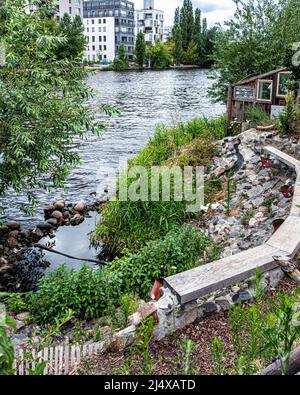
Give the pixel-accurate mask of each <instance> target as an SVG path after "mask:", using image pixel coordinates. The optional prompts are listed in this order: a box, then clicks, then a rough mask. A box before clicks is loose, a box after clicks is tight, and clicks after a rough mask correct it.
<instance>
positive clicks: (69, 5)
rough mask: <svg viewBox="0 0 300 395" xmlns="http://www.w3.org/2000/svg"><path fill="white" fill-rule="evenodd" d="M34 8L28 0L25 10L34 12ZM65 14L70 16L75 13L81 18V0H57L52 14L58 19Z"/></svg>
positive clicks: (73, 15)
mask: <svg viewBox="0 0 300 395" xmlns="http://www.w3.org/2000/svg"><path fill="white" fill-rule="evenodd" d="M35 9H36V6H35V5H33V4H30V1H29V5H28V6H27V8H26V11H27V12H28V13H31V12H34V10H35ZM65 14H69V15H70V16H71V17H72V18H74V17H75V16H76V15H79V16H80V17H81V18H82V14H83V0H57V5H56V13H55V14H54V16H56V18H57V20H58V21H60V20H61V18H62V17H63V16H64V15H65Z"/></svg>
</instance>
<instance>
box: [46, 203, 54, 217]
mask: <svg viewBox="0 0 300 395" xmlns="http://www.w3.org/2000/svg"><path fill="white" fill-rule="evenodd" d="M54 210H55V208H54V205H53V204H50V205H49V206H45V207H44V214H45V217H46V219H47V218H49V217H50V216H51V213H52V212H53V211H54Z"/></svg>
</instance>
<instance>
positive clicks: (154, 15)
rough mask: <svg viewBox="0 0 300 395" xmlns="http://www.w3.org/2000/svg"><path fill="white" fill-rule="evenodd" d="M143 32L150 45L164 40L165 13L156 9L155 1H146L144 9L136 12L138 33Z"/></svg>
mask: <svg viewBox="0 0 300 395" xmlns="http://www.w3.org/2000/svg"><path fill="white" fill-rule="evenodd" d="M139 32H142V33H144V35H145V40H146V42H147V43H148V44H154V43H155V42H156V41H157V40H160V41H163V40H164V12H163V11H161V10H157V9H155V8H154V0H144V8H143V9H142V10H137V12H136V33H139Z"/></svg>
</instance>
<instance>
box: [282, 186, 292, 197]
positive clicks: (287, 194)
mask: <svg viewBox="0 0 300 395" xmlns="http://www.w3.org/2000/svg"><path fill="white" fill-rule="evenodd" d="M280 192H281V193H282V194H283V196H284V197H285V198H287V199H288V198H291V197H292V196H293V194H294V189H293V187H292V185H284V186H283V187H282V188H281V189H280Z"/></svg>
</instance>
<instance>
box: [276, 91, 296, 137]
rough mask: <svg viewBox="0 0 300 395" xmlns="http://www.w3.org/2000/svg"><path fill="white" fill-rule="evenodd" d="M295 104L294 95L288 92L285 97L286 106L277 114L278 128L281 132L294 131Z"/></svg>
mask: <svg viewBox="0 0 300 395" xmlns="http://www.w3.org/2000/svg"><path fill="white" fill-rule="evenodd" d="M296 120H297V105H296V103H295V95H294V93H293V92H289V94H288V95H287V97H286V107H285V108H284V110H283V111H282V113H281V114H280V115H279V116H278V128H279V131H280V132H281V133H285V134H293V133H295V132H296Z"/></svg>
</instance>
